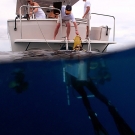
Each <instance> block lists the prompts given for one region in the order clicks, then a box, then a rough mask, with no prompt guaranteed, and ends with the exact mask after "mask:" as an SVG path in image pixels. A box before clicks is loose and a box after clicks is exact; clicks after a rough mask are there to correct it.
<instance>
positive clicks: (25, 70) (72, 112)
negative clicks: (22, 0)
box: [0, 48, 135, 135]
mask: <svg viewBox="0 0 135 135" xmlns="http://www.w3.org/2000/svg"><path fill="white" fill-rule="evenodd" d="M88 78H89V79H88ZM86 83H87V84H86ZM85 84H86V86H88V87H90V89H88V87H86V86H85ZM90 84H92V85H94V86H95V87H92V85H90ZM79 90H80V91H81V90H82V91H85V92H86V93H87V97H88V98H87V99H88V101H89V103H90V106H91V110H93V112H95V113H96V115H97V116H96V117H97V119H98V120H99V122H100V123H101V124H102V126H103V127H104V128H105V130H106V131H107V132H108V134H109V135H120V133H119V131H118V128H117V126H116V123H117V122H119V123H118V124H121V125H122V123H120V120H119V118H118V117H117V116H116V113H114V112H112V113H110V111H109V110H108V106H107V102H106V99H107V100H108V101H110V102H111V104H112V105H113V106H115V107H116V108H117V111H118V113H119V115H120V116H121V117H122V118H123V119H124V121H125V122H126V123H127V125H128V126H129V127H130V128H131V130H132V131H133V132H135V49H134V48H133V49H130V50H127V51H122V52H117V53H108V54H105V55H95V56H93V57H89V58H85V59H75V60H73V59H71V60H64V59H62V60H54V61H25V62H16V63H15V62H14V63H5V64H4V63H3V64H0V135H95V133H94V127H93V124H92V120H91V119H92V116H91V119H90V118H89V116H88V114H89V113H88V110H89V109H88V108H89V105H86V104H88V102H87V100H86V97H85V96H84V94H82V95H80V94H79V92H77V91H79ZM95 91H96V92H97V91H98V92H97V96H95V95H94V94H93V92H95ZM96 92H95V93H96ZM82 93H83V92H82ZM82 96H84V102H83V100H82ZM102 97H105V98H102ZM104 99H105V101H104ZM85 101H86V102H85ZM85 103H86V104H85ZM85 105H86V106H85ZM112 115H115V116H116V119H117V120H118V121H116V123H115V120H116V119H115V120H114V118H115V116H112ZM123 127H124V126H123ZM123 127H122V128H123ZM125 128H126V127H125ZM125 128H123V130H124V129H125ZM121 130H122V129H121ZM125 132H126V133H125V135H126V134H127V135H130V133H128V130H127V131H125ZM101 134H102V133H101Z"/></svg>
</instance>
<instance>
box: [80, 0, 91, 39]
mask: <svg viewBox="0 0 135 135" xmlns="http://www.w3.org/2000/svg"><path fill="white" fill-rule="evenodd" d="M83 1H84V2H85V4H84V15H83V17H82V18H85V19H87V26H86V39H87V38H88V37H89V34H90V32H89V31H90V30H89V26H90V7H91V4H90V1H89V0H83Z"/></svg>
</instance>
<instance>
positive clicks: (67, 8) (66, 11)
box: [65, 5, 72, 14]
mask: <svg viewBox="0 0 135 135" xmlns="http://www.w3.org/2000/svg"><path fill="white" fill-rule="evenodd" d="M71 10H72V7H71V6H70V5H67V6H66V9H65V13H66V14H70V13H71Z"/></svg>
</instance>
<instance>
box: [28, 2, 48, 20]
mask: <svg viewBox="0 0 135 135" xmlns="http://www.w3.org/2000/svg"><path fill="white" fill-rule="evenodd" d="M27 3H28V4H29V5H30V6H38V7H40V6H39V4H38V3H37V2H33V0H27ZM33 14H34V15H35V18H36V19H45V18H46V15H45V13H44V11H43V10H42V9H41V8H30V12H29V16H30V17H31V16H32V15H33Z"/></svg>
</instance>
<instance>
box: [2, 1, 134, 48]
mask: <svg viewBox="0 0 135 135" xmlns="http://www.w3.org/2000/svg"><path fill="white" fill-rule="evenodd" d="M35 1H36V0H35ZM90 2H91V13H99V14H105V15H111V16H114V17H115V20H116V22H115V25H116V28H115V41H116V43H117V44H114V45H110V46H109V47H108V50H114V49H119V48H128V47H130V46H135V15H134V14H135V8H134V7H135V0H90ZM1 5H2V6H1V8H0V51H11V46H10V40H9V35H8V32H7V20H8V19H15V17H16V14H15V11H16V0H4V1H1ZM83 5H84V2H83V1H82V0H79V2H77V3H76V4H75V5H74V6H73V14H74V16H75V17H76V18H82V16H83V7H84V6H83ZM106 25H107V26H108V27H110V28H111V31H110V41H111V40H112V32H113V19H112V18H108V17H100V16H95V15H92V17H91V27H92V26H97V27H98V26H106Z"/></svg>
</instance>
